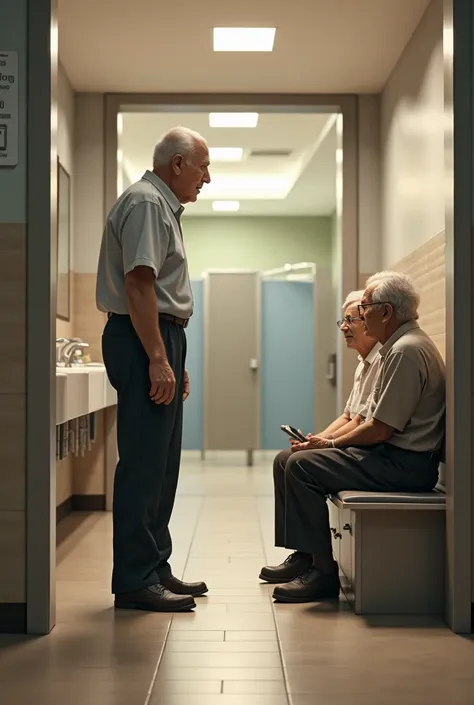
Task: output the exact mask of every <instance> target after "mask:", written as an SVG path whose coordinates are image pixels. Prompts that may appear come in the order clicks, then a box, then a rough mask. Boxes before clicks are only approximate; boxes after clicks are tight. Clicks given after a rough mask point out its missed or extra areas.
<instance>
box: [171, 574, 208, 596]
mask: <svg viewBox="0 0 474 705" xmlns="http://www.w3.org/2000/svg"><path fill="white" fill-rule="evenodd" d="M160 582H161V584H162V585H164V586H165V588H166V589H167V590H169V591H170V592H172V593H174V594H175V595H192V597H201V596H202V595H205V594H206V592H207V585H206V583H183V581H182V580H179V579H178V578H175V577H174V575H168V576H166V577H161V578H160Z"/></svg>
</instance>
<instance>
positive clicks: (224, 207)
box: [212, 201, 240, 213]
mask: <svg viewBox="0 0 474 705" xmlns="http://www.w3.org/2000/svg"><path fill="white" fill-rule="evenodd" d="M239 208H240V203H239V201H214V202H213V204H212V210H214V211H217V212H219V213H236V212H237V211H238V210H239Z"/></svg>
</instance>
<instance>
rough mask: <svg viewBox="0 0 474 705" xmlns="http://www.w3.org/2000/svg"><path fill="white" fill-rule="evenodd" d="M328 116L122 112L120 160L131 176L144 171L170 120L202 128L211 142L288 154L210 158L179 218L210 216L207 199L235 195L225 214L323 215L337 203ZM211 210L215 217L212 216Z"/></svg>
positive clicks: (333, 136)
mask: <svg viewBox="0 0 474 705" xmlns="http://www.w3.org/2000/svg"><path fill="white" fill-rule="evenodd" d="M334 118H335V116H331V115H327V114H326V115H322V114H269V113H267V114H260V117H259V121H258V125H257V127H256V128H249V129H222V128H211V127H209V119H208V113H207V112H206V113H184V114H182V113H156V112H155V113H124V114H123V116H122V120H123V131H122V134H121V135H119V148H120V151H121V159H123V162H122V163H123V165H124V167H125V169H126V171H127V175H128V177H129V179H130V180H131V181H134V180H136V179H138V178H140V177H141V175H142V174H143V172H144V171H145V170H146V169H148V168H151V163H152V154H153V147H154V145H155V143H156V142H157V141H158V139H159V137H160V135H161V134H163V133H164V132H166V131H167V130H169V129H170V128H172V127H175V126H176V125H185V126H186V127H190V128H192V129H194V130H197V131H198V132H199V133H201V134H202V135H203V136H204V137H205V138H206V140H207V141H208V144H209V146H210V147H242V148H243V149H244V153H247V154H248V153H249V152H250V151H251V150H255V149H258V150H282V149H285V150H291V153H290V154H289V155H288V156H250V155H249V156H247V158H245V159H243V160H242V161H241V162H226V163H219V162H217V163H212V164H211V169H210V171H211V177H212V182H211V184H210V185H209V186H204V188H203V190H202V192H201V195H200V196H199V200H198V201H197V203H195V204H188V205H187V206H186V211H185V213H186V215H192V216H197V215H199V216H202V215H213V214H214V215H215V213H214V211H213V210H212V201H213V200H238V201H239V202H240V210H239V212H238V213H237V214H236V213H229V215H232V216H234V215H259V216H263V215H274V216H276V215H278V216H282V215H293V216H295V215H300V216H301V215H330V214H331V213H332V212H333V211H334V208H335V203H336V129H335V125H334ZM218 215H222V214H221V213H219V214H218Z"/></svg>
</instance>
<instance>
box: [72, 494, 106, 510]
mask: <svg viewBox="0 0 474 705" xmlns="http://www.w3.org/2000/svg"><path fill="white" fill-rule="evenodd" d="M72 510H73V511H74V512H105V494H74V495H73V496H72Z"/></svg>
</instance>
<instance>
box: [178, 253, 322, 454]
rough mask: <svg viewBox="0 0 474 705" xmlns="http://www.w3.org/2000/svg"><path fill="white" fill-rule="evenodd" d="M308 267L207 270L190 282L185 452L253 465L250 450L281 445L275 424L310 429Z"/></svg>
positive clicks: (311, 289) (312, 334)
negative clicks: (227, 456)
mask: <svg viewBox="0 0 474 705" xmlns="http://www.w3.org/2000/svg"><path fill="white" fill-rule="evenodd" d="M312 267H314V265H306V268H307V269H308V268H309V270H310V271H309V272H306V274H303V275H301V274H300V275H298V274H293V275H291V272H290V273H288V271H287V270H286V269H285V268H282V270H272V271H271V272H268V273H265V272H264V273H261V272H255V271H241V270H235V271H233V270H221V271H210V272H206V273H205V275H204V277H203V279H201V280H196V281H193V282H192V284H193V291H194V296H195V309H194V315H193V318H192V320H191V322H190V325H189V327H188V329H187V333H188V358H187V366H188V370H189V373H190V377H191V389H192V393H191V396H190V398H189V400H188V401H187V402H186V405H185V415H184V434H183V448H184V449H185V450H200V451H202V452H205V451H242V452H243V453H246V456H247V459H248V462H249V464H251V462H252V454H253V451H255V450H260V449H261V450H276V449H278V448H280V447H284V446H285V445H286V444H287V438H286V437H285V435H284V434H283V433H282V431H281V430H280V426H281V424H285V423H288V424H291V425H293V426H298V427H300V428H301V429H302V430H304V431H305V432H310V431H313V430H314V424H315V359H316V356H315V345H316V339H317V338H316V331H315V292H316V288H315V285H314V272H313V271H312V269H311V268H312ZM292 276H293V279H292ZM243 457H245V456H244V455H243Z"/></svg>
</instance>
